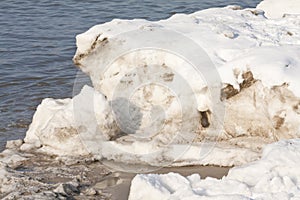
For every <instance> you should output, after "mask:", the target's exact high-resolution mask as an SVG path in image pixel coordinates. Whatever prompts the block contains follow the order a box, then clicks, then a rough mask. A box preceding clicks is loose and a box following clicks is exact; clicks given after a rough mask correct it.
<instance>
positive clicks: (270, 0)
mask: <svg viewBox="0 0 300 200" xmlns="http://www.w3.org/2000/svg"><path fill="white" fill-rule="evenodd" d="M257 8H259V9H262V10H264V11H265V14H266V16H267V17H268V18H281V17H284V16H285V15H287V14H298V15H299V14H300V2H299V1H298V0H285V1H282V0H264V1H262V2H261V3H260V4H258V5H257Z"/></svg>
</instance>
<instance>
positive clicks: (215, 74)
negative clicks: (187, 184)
mask: <svg viewBox="0 0 300 200" xmlns="http://www.w3.org/2000/svg"><path fill="white" fill-rule="evenodd" d="M299 33H300V16H299V15H287V16H286V17H284V18H280V19H277V20H272V19H268V18H266V17H265V16H264V13H263V12H262V11H261V10H258V9H243V10H242V9H241V8H239V7H238V6H228V7H225V8H211V9H207V10H202V11H199V12H195V13H192V14H188V15H187V14H175V15H173V16H172V17H170V18H169V19H166V20H161V21H156V22H150V21H147V20H142V19H134V20H119V19H115V20H113V21H111V22H107V23H105V24H100V25H96V26H94V27H92V28H90V29H89V30H88V31H87V32H85V33H82V34H79V35H78V36H77V37H76V44H77V52H76V54H75V56H74V59H73V60H74V63H75V64H76V65H78V66H79V68H80V69H81V70H82V71H83V72H84V73H86V74H88V75H89V76H90V78H91V80H92V84H93V87H89V86H85V87H83V89H82V91H81V92H80V93H79V94H78V95H77V96H75V97H73V98H72V99H60V100H55V99H45V100H44V101H43V102H42V104H41V105H40V106H39V107H38V109H37V112H36V113H35V115H34V117H33V122H32V124H31V126H30V128H29V130H28V132H27V134H26V138H25V139H24V142H25V143H24V144H22V145H21V147H20V149H21V150H23V151H29V150H34V149H37V150H38V151H42V152H46V153H49V154H57V155H60V156H66V155H72V156H80V155H92V156H95V157H97V158H103V159H107V160H115V161H118V162H124V163H131V164H148V165H152V166H170V165H173V166H183V165H192V164H198V165H220V166H233V165H242V164H245V163H248V162H251V161H254V160H257V159H259V158H260V156H261V151H262V149H263V147H264V146H265V145H266V144H269V143H272V142H275V141H278V140H282V139H290V138H295V137H299V135H300V132H299V130H300V123H299V121H300V115H299V114H300V111H299V104H300V103H299V102H300V101H299V97H300V88H299V87H298V85H299V84H300V79H299V78H298V74H299V73H300V53H299V52H300V35H299ZM166 35H167V36H168V37H165V36H166ZM75 82H76V81H75ZM75 88H76V85H75ZM123 170H126V169H123Z"/></svg>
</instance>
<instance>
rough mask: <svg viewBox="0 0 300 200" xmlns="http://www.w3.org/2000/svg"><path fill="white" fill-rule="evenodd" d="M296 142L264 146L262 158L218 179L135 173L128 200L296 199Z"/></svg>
mask: <svg viewBox="0 0 300 200" xmlns="http://www.w3.org/2000/svg"><path fill="white" fill-rule="evenodd" d="M299 164H300V140H299V139H292V140H285V141H280V142H277V143H273V144H271V145H268V146H266V147H265V149H264V151H263V154H262V158H261V159H260V160H257V161H255V162H251V163H248V164H246V165H243V166H240V167H234V168H232V169H230V171H229V173H228V175H227V176H224V177H223V178H222V179H215V178H210V177H207V178H206V179H201V177H200V175H198V174H193V175H191V176H188V177H183V176H181V175H179V174H176V173H172V172H171V173H168V174H139V175H136V176H135V178H134V179H133V180H132V183H131V188H130V194H129V199H130V200H139V199H145V200H146V199H264V200H267V199H298V198H300V189H299V185H300V182H299V181H300V172H299V170H298V168H299Z"/></svg>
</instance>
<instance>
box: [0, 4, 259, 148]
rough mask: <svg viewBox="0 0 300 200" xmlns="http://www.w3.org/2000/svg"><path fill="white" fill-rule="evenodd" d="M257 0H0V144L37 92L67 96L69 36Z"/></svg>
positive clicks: (15, 135) (22, 126) (13, 135)
mask: <svg viewBox="0 0 300 200" xmlns="http://www.w3.org/2000/svg"><path fill="white" fill-rule="evenodd" d="M258 2H260V0H187V1H185V0H152V1H151V0H140V1H138V0H128V1H121V0H113V1H103V0H101V1H96V0H23V1H19V0H2V1H1V4H0V77H1V78H0V149H3V146H4V145H5V142H6V141H7V140H11V139H19V138H23V137H24V135H25V132H26V130H27V128H28V125H29V124H30V122H31V119H32V116H33V113H34V111H35V109H36V106H37V105H38V104H39V103H40V102H41V100H42V99H43V98H46V97H52V98H66V97H71V96H72V89H73V82H74V79H75V76H76V73H77V69H76V68H75V67H74V65H73V63H72V57H73V55H74V53H75V50H76V46H75V36H76V35H77V34H79V33H82V32H84V31H86V30H87V29H88V28H90V27H91V26H93V25H96V24H99V23H104V22H107V21H110V20H112V19H114V18H121V19H133V18H144V19H148V20H159V19H163V18H168V17H170V16H171V15H172V14H174V13H192V12H195V11H198V10H201V9H206V8H209V7H223V6H226V5H232V4H236V5H241V6H243V7H255V6H256V5H257V4H258Z"/></svg>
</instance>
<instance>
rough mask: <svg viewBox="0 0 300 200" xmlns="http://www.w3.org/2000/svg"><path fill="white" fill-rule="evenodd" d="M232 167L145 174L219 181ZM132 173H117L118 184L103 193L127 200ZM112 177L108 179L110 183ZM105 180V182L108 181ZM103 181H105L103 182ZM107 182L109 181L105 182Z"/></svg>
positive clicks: (157, 171)
mask: <svg viewBox="0 0 300 200" xmlns="http://www.w3.org/2000/svg"><path fill="white" fill-rule="evenodd" d="M231 168H232V167H218V166H209V165H208V166H201V165H198V166H197V165H193V166H184V167H164V168H161V169H158V170H156V171H152V172H147V173H146V174H168V173H169V172H174V173H178V174H180V175H182V176H190V175H192V174H200V176H201V179H205V178H206V177H212V178H217V179H221V178H222V177H223V176H226V175H227V174H228V171H229V169H231ZM135 175H137V174H134V173H126V172H119V178H120V179H119V180H116V179H114V180H115V181H117V182H119V183H117V184H116V185H114V186H110V187H107V188H106V189H104V190H103V191H104V192H105V193H109V194H111V197H110V198H111V199H112V200H127V199H128V195H129V191H130V186H131V181H132V179H133V178H134V177H135ZM113 178H116V177H114V176H110V177H108V179H110V180H111V181H112V180H113ZM108 179H106V180H108ZM103 181H105V180H103ZM107 182H109V181H107Z"/></svg>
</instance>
